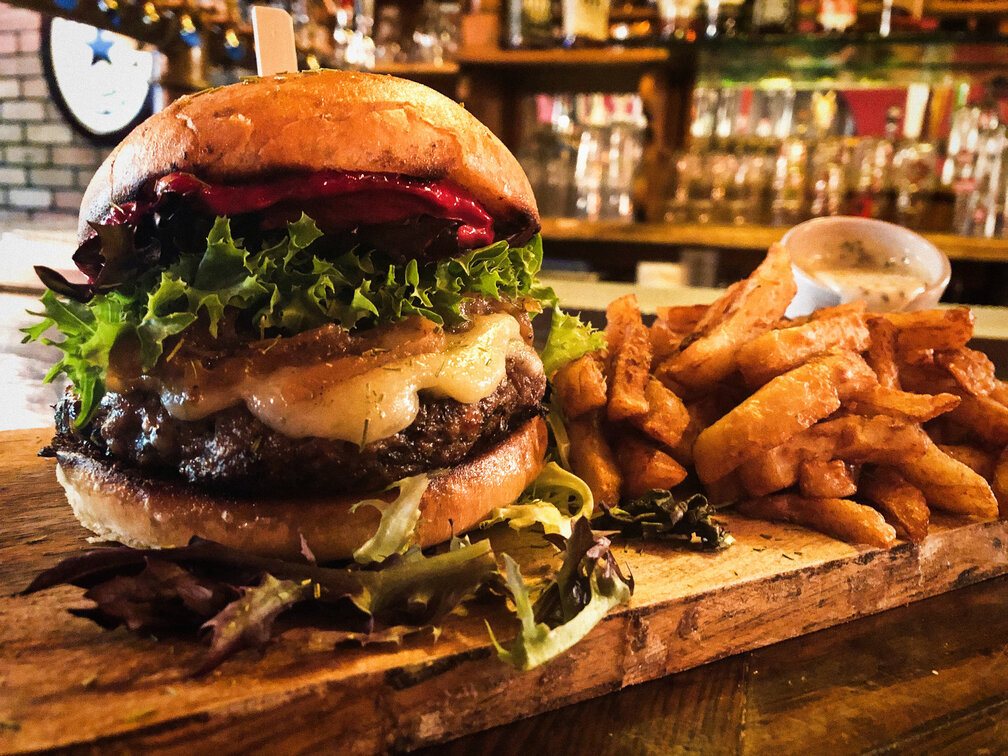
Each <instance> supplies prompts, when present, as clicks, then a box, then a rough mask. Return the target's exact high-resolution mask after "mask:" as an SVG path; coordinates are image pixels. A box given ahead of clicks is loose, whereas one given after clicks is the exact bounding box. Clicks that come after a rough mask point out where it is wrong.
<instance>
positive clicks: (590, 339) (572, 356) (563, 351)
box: [542, 295, 606, 376]
mask: <svg viewBox="0 0 1008 756" xmlns="http://www.w3.org/2000/svg"><path fill="white" fill-rule="evenodd" d="M553 299H554V301H553V321H552V323H551V324H550V332H549V336H547V337H546V346H545V347H544V348H543V351H542V361H543V370H544V371H545V373H546V375H547V376H550V375H553V373H555V372H556V371H557V370H558V369H560V368H561V367H563V366H564V365H566V364H567V363H568V362H573V361H574V360H576V359H578V358H579V357H581V356H583V355H586V354H588V353H589V352H594V351H597V350H599V349H605V347H606V341H605V334H603V333H602V332H601V331H596V330H595V329H594V328H592V327H591V326H590V325H588V324H586V323H582V322H581V318H579V317H577V316H576V315H568V314H567V313H565V312H564V311H563V310H562V309H560V306H559V305H558V304H556V296H555V295H554V297H553Z"/></svg>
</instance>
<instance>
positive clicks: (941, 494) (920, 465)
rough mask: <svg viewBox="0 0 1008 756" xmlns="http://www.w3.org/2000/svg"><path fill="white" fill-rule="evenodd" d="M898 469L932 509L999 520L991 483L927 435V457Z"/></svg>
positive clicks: (925, 453) (906, 462)
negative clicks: (946, 451) (951, 455)
mask: <svg viewBox="0 0 1008 756" xmlns="http://www.w3.org/2000/svg"><path fill="white" fill-rule="evenodd" d="M895 467H897V468H898V469H899V471H900V472H901V473H902V474H903V477H904V478H906V479H907V482H909V483H911V484H912V485H914V486H916V487H917V488H919V489H920V490H921V492H922V493H923V494H924V498H925V499H926V500H927V503H928V506H930V507H931V508H932V509H941V510H943V511H945V512H951V513H952V514H960V515H968V516H971V517H980V518H992V517H997V514H998V504H997V500H996V499H995V498H994V493H993V492H992V491H991V487H990V485H989V484H988V483H987V481H986V480H984V479H983V478H982V477H980V476H979V475H977V473H975V472H974V471H973V470H971V469H970V468H969V467H967V466H966V465H964V464H963V463H962V462H957V461H956V460H954V459H952V457H950V456H949V455H948V454H946V453H945V452H943V451H942V450H941V449H939V448H938V447H937V446H936V445H935V443H934V442H933V441H932V440H931V439H930V438H928V437H927V436H926V435H925V450H924V454H922V455H921V456H920V457H917V458H915V459H910V460H904V461H901V462H899V463H897V464H896V465H895Z"/></svg>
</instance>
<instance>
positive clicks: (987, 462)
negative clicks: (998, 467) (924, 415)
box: [938, 444, 996, 480]
mask: <svg viewBox="0 0 1008 756" xmlns="http://www.w3.org/2000/svg"><path fill="white" fill-rule="evenodd" d="M938 448H939V449H941V450H942V451H943V452H945V453H946V454H948V455H949V456H950V457H952V459H954V460H955V461H956V462H962V463H963V464H964V465H966V467H968V468H969V469H970V470H972V471H973V472H975V473H976V474H977V475H979V476H981V477H982V478H985V479H986V480H991V478H992V476H993V475H994V463H995V461H996V460H995V458H994V455H993V454H991V453H990V452H988V451H984V450H983V449H978V448H977V447H975V446H971V445H970V444H938Z"/></svg>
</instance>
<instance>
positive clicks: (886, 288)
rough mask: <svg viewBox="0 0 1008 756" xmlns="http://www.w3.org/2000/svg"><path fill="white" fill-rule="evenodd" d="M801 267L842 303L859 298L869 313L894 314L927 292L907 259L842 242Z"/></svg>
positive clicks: (921, 274) (920, 273) (924, 280)
mask: <svg viewBox="0 0 1008 756" xmlns="http://www.w3.org/2000/svg"><path fill="white" fill-rule="evenodd" d="M800 265H801V268H802V270H804V271H805V272H806V273H807V274H808V275H809V276H811V277H812V278H814V279H816V280H817V281H818V282H819V283H821V284H822V285H823V286H826V287H827V288H829V289H832V290H833V291H835V292H836V293H837V294H838V295H839V296H840V298H841V301H843V302H850V301H855V300H860V299H863V300H865V302H867V304H868V309H869V310H871V311H873V312H897V311H900V310H903V309H905V308H906V307H907V305H908V304H910V302H912V301H913V300H914V299H916V298H917V297H918V296H920V295H921V294H922V293H923V292H924V291H925V289H927V277H926V275H925V274H924V272H923V271H921V270H918V269H916V267H915V266H914V265H913V263H912V262H911V260H910V259H909V258H907V257H899V258H894V257H893V256H892V252H891V250H889V251H881V250H871V249H869V248H867V247H866V246H865V245H864V243H863V242H861V241H845V242H843V243H842V244H839V245H837V247H836V248H834V249H833V250H824V251H823V252H821V253H818V254H815V255H809V256H808V257H806V259H804V260H802V261H801V263H800Z"/></svg>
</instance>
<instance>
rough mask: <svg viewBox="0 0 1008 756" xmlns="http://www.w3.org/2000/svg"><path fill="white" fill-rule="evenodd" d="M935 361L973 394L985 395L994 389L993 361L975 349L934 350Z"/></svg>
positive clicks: (965, 389) (964, 388)
mask: <svg viewBox="0 0 1008 756" xmlns="http://www.w3.org/2000/svg"><path fill="white" fill-rule="evenodd" d="M935 362H936V363H937V364H939V365H941V366H942V367H943V368H945V369H946V370H948V371H949V373H950V374H951V375H952V377H953V378H954V379H955V381H956V383H958V384H959V385H960V386H962V388H963V390H964V391H966V392H968V393H970V394H972V395H973V396H987V395H988V394H990V392H991V391H993V390H994V386H995V380H996V378H995V377H994V363H993V362H991V360H990V357H988V356H987V355H986V354H984V353H983V352H978V351H977V350H976V349H956V350H953V351H950V352H936V353H935Z"/></svg>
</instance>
